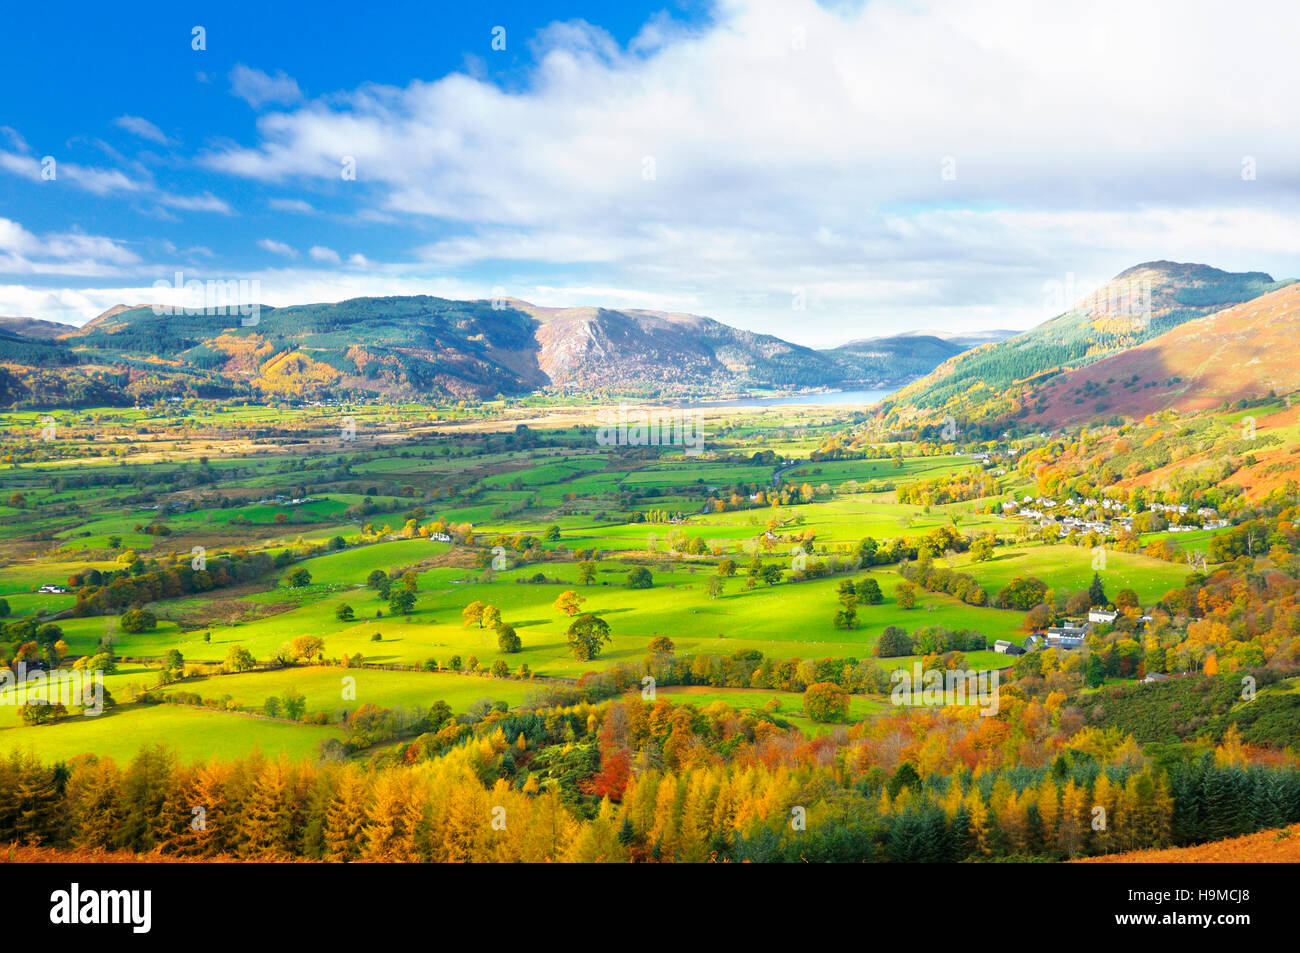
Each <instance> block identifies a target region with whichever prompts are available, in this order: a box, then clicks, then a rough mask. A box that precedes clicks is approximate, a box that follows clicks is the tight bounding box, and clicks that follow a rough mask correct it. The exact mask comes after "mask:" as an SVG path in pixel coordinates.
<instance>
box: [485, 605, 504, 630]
mask: <svg viewBox="0 0 1300 953" xmlns="http://www.w3.org/2000/svg"><path fill="white" fill-rule="evenodd" d="M500 624H501V610H500V609H498V608H497V607H496V606H484V607H483V628H485V629H495V628H496V627H497V626H499V625H500Z"/></svg>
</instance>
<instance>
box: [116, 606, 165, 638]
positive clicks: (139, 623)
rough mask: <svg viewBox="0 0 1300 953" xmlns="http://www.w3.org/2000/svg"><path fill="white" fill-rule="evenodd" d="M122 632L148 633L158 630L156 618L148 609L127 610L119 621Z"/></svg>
mask: <svg viewBox="0 0 1300 953" xmlns="http://www.w3.org/2000/svg"><path fill="white" fill-rule="evenodd" d="M119 624H120V625H121V626H122V631H123V632H131V633H140V632H150V631H152V630H154V629H156V628H158V617H157V616H156V615H154V614H153V613H152V612H150V611H149V610H148V609H128V610H127V611H126V612H123V613H122V618H121V619H120V620H119Z"/></svg>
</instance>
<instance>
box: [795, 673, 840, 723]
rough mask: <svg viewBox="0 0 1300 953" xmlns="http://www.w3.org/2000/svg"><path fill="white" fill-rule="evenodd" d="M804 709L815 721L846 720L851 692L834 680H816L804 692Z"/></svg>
mask: <svg viewBox="0 0 1300 953" xmlns="http://www.w3.org/2000/svg"><path fill="white" fill-rule="evenodd" d="M803 710H804V713H805V714H807V715H808V717H809V718H811V719H812V720H813V721H816V722H820V723H822V724H825V723H827V722H834V721H844V720H845V719H846V718H848V716H849V694H848V692H846V691H845V690H844V689H843V688H841V687H840V686H839V685H836V684H835V683H834V682H814V683H813V684H812V685H809V686H808V687H807V688H806V689H805V690H804V693H803Z"/></svg>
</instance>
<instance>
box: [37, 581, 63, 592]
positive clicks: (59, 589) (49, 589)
mask: <svg viewBox="0 0 1300 953" xmlns="http://www.w3.org/2000/svg"><path fill="white" fill-rule="evenodd" d="M67 591H68V590H67V589H65V588H64V587H63V586H56V585H53V584H50V583H47V584H46V585H44V586H41V588H40V589H38V590H37V592H50V593H56V594H62V593H65V592H67Z"/></svg>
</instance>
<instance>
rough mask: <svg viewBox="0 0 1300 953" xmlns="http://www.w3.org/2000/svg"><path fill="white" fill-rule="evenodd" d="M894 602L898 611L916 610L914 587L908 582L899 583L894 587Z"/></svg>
mask: <svg viewBox="0 0 1300 953" xmlns="http://www.w3.org/2000/svg"><path fill="white" fill-rule="evenodd" d="M894 601H895V602H897V603H898V608H900V609H914V608H916V586H914V585H912V583H910V582H900V583H899V584H898V585H896V586H895V587H894Z"/></svg>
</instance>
